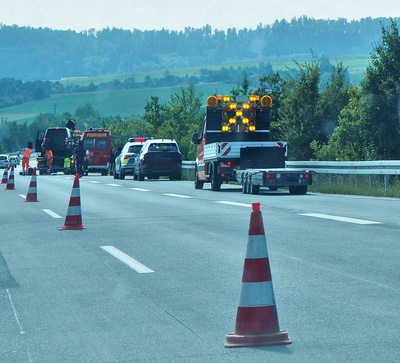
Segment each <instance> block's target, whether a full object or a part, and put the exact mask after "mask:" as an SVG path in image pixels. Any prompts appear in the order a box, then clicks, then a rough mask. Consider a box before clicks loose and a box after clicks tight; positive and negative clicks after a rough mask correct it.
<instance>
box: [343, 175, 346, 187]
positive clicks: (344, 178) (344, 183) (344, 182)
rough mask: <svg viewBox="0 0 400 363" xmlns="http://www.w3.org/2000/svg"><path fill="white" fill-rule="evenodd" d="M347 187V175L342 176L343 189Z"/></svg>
mask: <svg viewBox="0 0 400 363" xmlns="http://www.w3.org/2000/svg"><path fill="white" fill-rule="evenodd" d="M345 185H346V175H345V174H342V187H344V186H345Z"/></svg>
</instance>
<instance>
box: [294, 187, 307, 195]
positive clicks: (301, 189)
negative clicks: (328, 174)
mask: <svg viewBox="0 0 400 363" xmlns="http://www.w3.org/2000/svg"><path fill="white" fill-rule="evenodd" d="M307 188H308V187H307V185H292V186H289V193H290V194H293V195H304V194H307Z"/></svg>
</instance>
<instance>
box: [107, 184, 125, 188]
mask: <svg viewBox="0 0 400 363" xmlns="http://www.w3.org/2000/svg"><path fill="white" fill-rule="evenodd" d="M106 185H110V186H112V187H122V185H121V184H106Z"/></svg>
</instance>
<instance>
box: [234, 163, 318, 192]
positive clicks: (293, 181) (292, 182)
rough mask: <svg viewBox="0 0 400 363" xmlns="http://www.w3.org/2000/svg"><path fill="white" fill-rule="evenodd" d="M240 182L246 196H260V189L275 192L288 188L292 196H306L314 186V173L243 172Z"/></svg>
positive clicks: (284, 170)
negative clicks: (310, 187)
mask: <svg viewBox="0 0 400 363" xmlns="http://www.w3.org/2000/svg"><path fill="white" fill-rule="evenodd" d="M240 181H241V184H242V191H243V193H245V194H258V193H259V191H260V188H268V189H269V190H271V191H275V190H277V189H279V188H284V187H288V189H289V193H290V194H306V193H307V190H308V186H309V185H312V171H311V170H298V169H274V170H252V169H250V170H243V171H241V177H240Z"/></svg>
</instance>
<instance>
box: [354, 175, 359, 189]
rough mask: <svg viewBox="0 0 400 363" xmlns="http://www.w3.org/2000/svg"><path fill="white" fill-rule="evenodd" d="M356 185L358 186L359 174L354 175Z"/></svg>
mask: <svg viewBox="0 0 400 363" xmlns="http://www.w3.org/2000/svg"><path fill="white" fill-rule="evenodd" d="M354 185H355V187H356V188H357V187H358V175H354Z"/></svg>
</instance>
